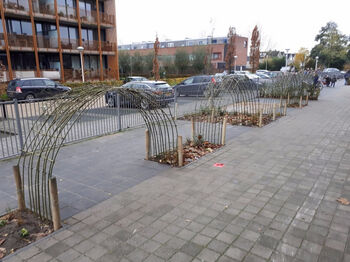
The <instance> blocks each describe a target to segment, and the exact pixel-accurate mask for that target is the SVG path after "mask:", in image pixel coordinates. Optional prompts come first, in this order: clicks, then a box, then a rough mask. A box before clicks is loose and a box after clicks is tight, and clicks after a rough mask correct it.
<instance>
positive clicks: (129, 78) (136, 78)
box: [123, 76, 149, 84]
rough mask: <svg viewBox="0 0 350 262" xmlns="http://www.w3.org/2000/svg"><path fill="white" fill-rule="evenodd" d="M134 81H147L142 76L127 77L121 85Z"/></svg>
mask: <svg viewBox="0 0 350 262" xmlns="http://www.w3.org/2000/svg"><path fill="white" fill-rule="evenodd" d="M134 81H149V80H148V79H147V78H146V77H143V76H128V77H126V78H125V79H124V81H123V83H124V84H126V83H129V82H134Z"/></svg>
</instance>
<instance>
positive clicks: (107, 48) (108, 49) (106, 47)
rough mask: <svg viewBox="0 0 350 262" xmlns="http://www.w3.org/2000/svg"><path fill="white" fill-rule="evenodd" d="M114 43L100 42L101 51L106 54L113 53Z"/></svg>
mask: <svg viewBox="0 0 350 262" xmlns="http://www.w3.org/2000/svg"><path fill="white" fill-rule="evenodd" d="M116 47H117V45H116V43H111V42H108V41H107V42H105V41H101V49H102V51H106V52H113V51H115V50H116Z"/></svg>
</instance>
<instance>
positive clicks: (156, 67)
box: [152, 36, 160, 81]
mask: <svg viewBox="0 0 350 262" xmlns="http://www.w3.org/2000/svg"><path fill="white" fill-rule="evenodd" d="M158 52H159V40H158V36H157V37H156V41H155V42H154V58H153V71H152V72H153V74H154V79H155V80H156V81H158V80H159V79H160V77H159V62H158Z"/></svg>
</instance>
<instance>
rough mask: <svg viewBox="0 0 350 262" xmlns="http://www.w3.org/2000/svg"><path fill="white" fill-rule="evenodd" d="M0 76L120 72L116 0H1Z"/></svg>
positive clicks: (109, 75) (88, 75) (67, 77)
mask: <svg viewBox="0 0 350 262" xmlns="http://www.w3.org/2000/svg"><path fill="white" fill-rule="evenodd" d="M0 16H1V20H0V70H1V72H2V81H8V80H11V79H14V78H19V77H35V76H36V77H48V78H51V79H56V80H61V81H71V80H80V79H81V59H80V53H79V50H78V49H77V48H78V46H82V47H84V50H83V52H82V54H83V59H82V60H83V64H84V75H85V79H87V80H98V79H99V80H103V79H116V78H119V70H118V49H117V34H116V19H115V0H0Z"/></svg>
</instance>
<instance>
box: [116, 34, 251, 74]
mask: <svg viewBox="0 0 350 262" xmlns="http://www.w3.org/2000/svg"><path fill="white" fill-rule="evenodd" d="M227 43H228V38H227V37H207V38H200V39H184V40H177V41H170V40H167V41H162V42H160V49H159V57H160V59H159V60H160V63H162V60H163V59H162V57H168V58H169V57H170V58H174V57H175V53H176V50H177V49H178V48H182V49H184V50H185V51H186V52H187V53H188V54H189V55H190V56H191V53H193V52H194V50H195V48H198V47H200V46H203V47H206V48H208V50H209V51H210V53H211V63H212V65H213V67H214V68H215V69H216V71H218V72H220V71H223V70H224V69H225V55H226V50H227ZM235 44H236V55H237V60H236V70H240V69H242V70H245V68H246V65H247V54H248V38H247V37H243V36H237V37H236V43H235ZM153 45H154V42H142V43H133V44H129V45H119V46H118V49H119V50H124V51H127V52H129V53H130V54H131V55H133V54H135V53H136V52H138V53H140V54H141V55H147V54H149V53H150V52H152V51H153Z"/></svg>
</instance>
